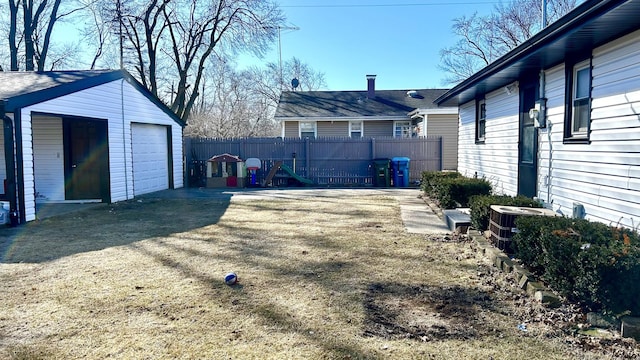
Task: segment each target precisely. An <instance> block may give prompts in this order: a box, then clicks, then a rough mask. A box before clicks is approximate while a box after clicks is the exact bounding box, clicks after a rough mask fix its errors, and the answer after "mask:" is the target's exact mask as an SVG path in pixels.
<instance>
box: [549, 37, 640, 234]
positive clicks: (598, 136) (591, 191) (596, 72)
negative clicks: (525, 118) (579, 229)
mask: <svg viewBox="0 0 640 360" xmlns="http://www.w3.org/2000/svg"><path fill="white" fill-rule="evenodd" d="M592 65H593V69H592V108H591V133H590V140H591V143H590V144H563V128H564V112H565V108H564V93H565V75H564V67H563V66H559V67H557V68H554V69H550V70H547V75H546V77H547V94H546V95H547V98H548V99H549V102H548V118H547V121H548V122H549V123H551V124H552V127H551V132H550V137H551V144H552V154H553V158H552V161H551V171H550V173H549V160H548V156H549V141H548V137H549V136H548V135H549V133H547V131H549V130H548V129H547V130H544V133H542V132H541V136H540V144H541V146H540V149H541V153H540V160H541V161H540V162H539V167H540V169H539V172H540V174H544V175H547V174H549V175H550V177H549V179H550V186H549V189H550V193H551V196H550V200H551V201H553V203H552V205H553V207H554V209H556V210H557V211H559V212H561V213H563V214H566V215H569V216H571V215H572V210H573V204H574V203H581V204H582V205H583V206H584V207H585V211H586V215H587V218H588V219H590V220H593V221H601V222H604V223H612V224H618V223H619V224H621V225H624V226H628V227H634V226H635V227H637V226H638V224H640V121H639V119H640V117H639V115H638V114H639V113H640V32H635V33H633V34H630V35H628V36H625V37H623V38H621V39H618V40H616V41H614V42H611V43H609V44H607V45H605V46H602V47H600V48H598V49H595V50H594V51H593V58H592ZM543 185H544V184H543ZM540 189H541V191H540V197H541V198H543V199H547V194H548V193H547V188H546V187H544V186H541V187H540Z"/></svg>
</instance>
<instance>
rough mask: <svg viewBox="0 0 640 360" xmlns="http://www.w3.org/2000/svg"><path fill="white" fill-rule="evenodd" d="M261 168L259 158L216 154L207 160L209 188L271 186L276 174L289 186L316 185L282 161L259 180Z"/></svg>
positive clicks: (277, 162) (275, 164) (207, 182)
mask: <svg viewBox="0 0 640 360" xmlns="http://www.w3.org/2000/svg"><path fill="white" fill-rule="evenodd" d="M294 166H295V165H294ZM261 170H262V161H261V160H260V159H258V158H248V159H246V161H245V160H242V159H241V158H240V157H238V156H235V155H230V154H221V155H215V156H213V157H211V158H210V159H209V160H207V181H206V184H207V185H206V186H207V187H209V188H220V187H258V186H260V187H271V186H273V179H274V178H275V177H276V176H278V177H284V178H286V179H287V185H289V186H308V185H314V182H313V181H311V180H309V179H307V178H304V177H302V176H300V175H298V174H296V172H295V170H294V169H292V168H291V167H289V166H287V165H285V164H284V163H283V162H282V161H276V162H275V163H274V164H273V165H272V166H271V168H270V169H269V171H268V173H267V175H266V176H265V177H264V179H262V180H260V181H258V178H259V177H258V172H259V171H261ZM279 171H280V173H279Z"/></svg>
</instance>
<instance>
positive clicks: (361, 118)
mask: <svg viewBox="0 0 640 360" xmlns="http://www.w3.org/2000/svg"><path fill="white" fill-rule="evenodd" d="M408 119H409V118H408V116H399V115H394V116H349V117H346V116H335V117H329V116H326V117H323V116H318V117H304V116H295V117H294V116H291V117H275V118H274V120H276V121H316V122H317V121H383V120H394V121H401V120H408Z"/></svg>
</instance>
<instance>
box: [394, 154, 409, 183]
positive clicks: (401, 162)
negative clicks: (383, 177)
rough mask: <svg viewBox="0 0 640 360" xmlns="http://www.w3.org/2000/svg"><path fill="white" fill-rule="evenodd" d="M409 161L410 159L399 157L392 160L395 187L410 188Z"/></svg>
mask: <svg viewBox="0 0 640 360" xmlns="http://www.w3.org/2000/svg"><path fill="white" fill-rule="evenodd" d="M409 161H410V159H409V158H408V157H404V156H397V157H394V158H392V159H391V169H392V170H393V186H395V187H408V186H409Z"/></svg>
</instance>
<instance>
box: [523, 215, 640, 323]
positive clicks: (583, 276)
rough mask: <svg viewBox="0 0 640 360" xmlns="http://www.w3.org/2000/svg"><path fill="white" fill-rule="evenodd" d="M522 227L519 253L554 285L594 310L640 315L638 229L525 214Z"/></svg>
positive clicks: (527, 263)
mask: <svg viewBox="0 0 640 360" xmlns="http://www.w3.org/2000/svg"><path fill="white" fill-rule="evenodd" d="M516 226H517V227H518V230H519V233H517V234H515V235H514V237H513V242H514V247H515V255H516V257H518V258H519V259H521V260H522V261H523V263H524V264H526V265H527V266H528V267H530V269H531V270H532V271H534V272H535V273H536V274H538V275H539V276H540V278H541V279H542V280H543V281H545V282H546V283H548V284H549V286H550V287H551V288H552V289H554V290H556V291H558V292H559V293H561V294H562V295H564V296H566V297H567V298H568V299H570V300H572V301H576V302H580V303H582V304H584V305H586V306H587V307H589V308H591V309H593V310H599V309H603V310H605V311H610V312H613V313H615V314H620V313H622V312H625V311H630V312H631V313H632V314H635V315H640V302H638V300H637V297H638V295H637V294H638V288H639V287H640V238H639V237H638V234H637V233H635V232H632V231H630V230H626V229H618V228H614V227H610V226H607V225H605V224H601V223H596V222H589V221H587V220H576V219H569V218H560V217H557V218H550V217H536V216H525V217H519V218H518V219H517V220H516Z"/></svg>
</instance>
